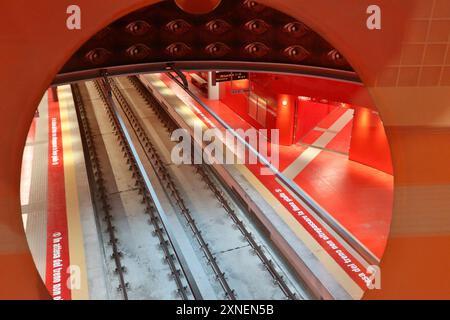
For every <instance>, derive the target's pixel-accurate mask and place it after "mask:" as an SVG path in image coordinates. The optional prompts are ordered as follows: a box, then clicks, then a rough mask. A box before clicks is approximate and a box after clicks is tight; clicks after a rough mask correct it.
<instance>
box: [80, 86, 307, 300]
mask: <svg viewBox="0 0 450 320" xmlns="http://www.w3.org/2000/svg"><path fill="white" fill-rule="evenodd" d="M127 81H129V82H130V83H131V84H132V88H133V90H136V91H137V93H139V95H140V96H141V98H142V99H143V101H145V102H146V104H147V105H148V106H150V108H151V110H153V113H154V114H155V115H156V116H157V120H155V121H157V122H159V124H158V125H159V126H161V125H162V126H163V127H164V128H165V130H163V131H161V132H162V133H160V134H162V136H165V132H167V134H168V135H170V133H171V132H172V130H174V129H177V128H178V126H177V125H176V123H175V122H174V121H173V120H172V118H171V117H170V115H169V114H168V113H167V112H166V111H165V110H164V108H163V106H161V104H160V102H159V101H158V100H157V99H156V98H155V97H154V96H153V95H152V94H151V93H150V92H149V91H148V90H147V88H146V87H145V86H144V85H143V84H142V83H141V82H140V80H139V79H137V78H136V77H129V78H128V80H127ZM94 86H95V89H96V92H97V93H98V96H99V97H100V98H101V100H102V102H103V105H104V108H105V111H106V114H107V117H108V120H109V122H110V125H111V127H112V129H113V133H114V135H115V136H116V137H117V147H118V148H120V152H121V153H122V155H123V158H124V161H126V163H127V166H128V170H129V171H130V175H131V178H132V179H133V180H134V183H135V188H136V189H137V191H138V193H139V195H140V199H141V202H142V204H143V206H144V207H145V210H144V212H143V214H146V215H148V217H149V219H148V221H149V223H150V225H152V226H153V236H155V237H157V239H158V242H159V247H160V248H161V252H162V255H163V257H164V261H165V262H166V264H167V265H168V267H169V269H170V275H171V279H173V281H174V282H175V284H176V288H177V294H178V296H179V297H180V298H181V299H183V300H188V299H191V298H194V299H202V297H201V294H199V292H198V288H197V287H196V285H195V283H192V282H195V281H193V279H192V276H189V272H190V270H188V269H189V267H188V266H187V265H186V264H183V258H182V257H180V248H179V247H178V246H177V245H174V242H173V240H175V241H176V239H177V235H173V233H171V232H168V230H167V228H166V225H165V224H167V223H168V222H167V220H165V219H164V218H162V217H161V215H160V211H159V210H161V208H160V207H161V204H160V203H159V202H158V201H159V199H156V200H157V203H155V197H156V198H158V197H159V195H157V194H156V193H155V192H153V193H152V192H151V191H150V190H149V187H148V176H147V174H150V175H153V174H155V177H156V178H157V179H156V181H158V182H157V184H159V185H160V187H161V190H164V193H165V194H166V195H167V196H168V197H169V198H170V203H171V206H173V208H174V209H175V211H176V212H177V213H178V215H179V216H180V217H181V219H183V220H184V221H185V222H186V226H187V229H186V232H187V233H190V234H191V236H192V239H193V241H195V242H196V243H197V244H198V248H199V252H201V254H202V255H203V257H204V258H205V261H206V265H207V266H209V269H210V271H211V274H212V275H213V278H211V280H210V281H211V283H212V282H214V281H215V282H216V283H217V285H218V287H217V288H216V289H215V290H219V291H220V290H221V292H223V297H224V298H226V299H229V300H236V299H237V298H238V293H239V292H240V291H238V292H236V290H235V288H233V287H232V286H233V284H231V283H230V281H229V279H228V275H227V274H226V273H225V272H224V268H223V266H222V265H221V264H222V262H223V261H222V260H220V261H219V260H218V259H217V256H216V255H217V253H218V252H215V251H214V246H215V245H213V246H211V243H209V242H208V239H207V238H208V237H206V238H205V236H204V235H203V233H202V231H205V230H202V229H203V228H208V230H209V227H208V226H206V225H203V226H202V227H200V226H199V224H198V222H197V221H196V218H195V216H196V215H198V214H197V212H196V211H195V209H194V211H193V212H191V208H190V205H191V203H187V202H186V199H185V198H184V197H186V194H185V193H183V192H184V187H182V188H181V189H182V190H183V191H180V190H179V186H178V185H177V183H178V181H177V180H176V178H175V177H174V176H173V174H174V173H173V172H171V170H172V169H170V170H169V167H170V164H167V163H165V162H164V160H163V157H162V156H161V154H160V152H161V150H159V148H160V147H161V146H160V145H156V144H155V142H154V141H153V136H150V135H149V133H148V130H146V127H145V125H144V122H143V120H142V119H141V118H140V117H139V116H138V114H137V111H136V110H135V106H134V105H133V103H132V102H131V100H129V99H130V97H128V96H126V95H125V94H124V93H123V92H122V89H121V88H120V87H119V85H118V82H117V80H115V79H112V78H106V77H105V78H103V79H101V80H97V81H94ZM72 90H73V93H74V99H75V101H76V107H77V114H78V118H79V122H80V129H81V131H82V139H83V146H84V148H85V154H86V155H87V156H86V157H87V159H88V160H89V161H87V162H89V165H88V166H89V167H90V168H88V172H89V175H90V180H92V184H93V185H92V186H91V190H95V192H94V196H95V197H96V199H97V202H96V203H97V205H96V212H98V213H100V214H101V217H97V220H99V219H103V220H102V221H103V222H104V223H105V224H106V228H105V229H106V233H107V235H108V237H109V243H108V245H109V246H110V247H111V251H112V254H111V259H112V260H113V262H114V266H115V268H114V272H115V274H116V276H117V278H118V282H119V285H118V287H117V289H118V290H119V291H120V292H121V294H122V297H123V299H128V298H129V295H128V292H129V291H130V290H133V286H132V285H131V286H130V284H129V283H128V282H127V268H126V267H125V263H124V261H123V256H124V254H123V252H122V251H121V246H120V244H121V243H120V239H118V236H117V232H116V231H117V229H116V228H117V226H116V225H115V224H114V219H113V216H112V215H111V210H112V208H111V205H110V199H109V198H108V194H107V192H106V189H107V188H106V187H105V179H104V178H103V176H104V173H103V171H102V164H101V163H100V162H101V161H100V160H99V157H98V155H97V151H96V147H95V143H94V139H93V134H92V129H91V126H92V125H91V124H90V122H89V117H87V116H86V110H85V108H84V105H83V99H82V96H81V95H80V91H79V88H78V85H73V86H72ZM136 97H138V96H136ZM139 99H140V98H139ZM132 101H134V100H132ZM130 133H131V134H130ZM164 139H165V138H164ZM169 139H170V137H169ZM131 140H132V141H131ZM135 146H139V150H142V152H141V151H139V152H137V149H136V147H135ZM144 158H145V159H144ZM142 161H145V163H146V164H148V166H146V167H145V168H144V167H143V165H142ZM193 163H194V162H193ZM187 167H189V166H187ZM143 170H144V171H145V172H143ZM148 170H150V171H152V172H147V171H148ZM180 170H181V169H180ZM183 170H184V169H183ZM192 170H193V173H192V175H193V176H195V175H198V177H199V178H196V179H198V180H199V181H203V183H204V184H205V186H206V187H207V189H208V190H209V191H210V192H211V193H212V197H210V200H208V201H210V202H214V201H215V203H216V204H217V205H220V207H221V208H222V209H223V210H224V212H225V213H226V214H225V213H224V217H225V218H224V219H227V218H226V217H228V219H230V225H233V226H234V228H235V229H237V230H239V232H240V234H241V236H242V238H243V239H245V242H246V245H245V246H246V247H247V246H248V247H249V249H251V251H252V252H253V255H254V256H255V258H251V261H254V263H256V260H254V259H259V261H260V262H259V263H258V265H261V266H262V267H263V269H262V270H265V271H264V272H266V274H267V276H265V275H263V273H261V275H263V276H264V278H266V279H267V280H265V281H267V283H270V281H272V283H273V286H274V287H273V288H274V289H271V290H275V287H278V288H279V291H278V292H279V293H277V294H276V296H277V297H281V296H284V297H285V299H290V300H297V299H301V298H302V295H300V296H299V295H298V290H296V289H293V285H292V282H289V280H287V279H286V278H285V277H284V276H283V274H284V273H283V271H281V269H280V268H279V265H278V264H277V263H275V262H274V261H273V260H272V259H271V257H270V255H269V254H267V253H266V250H267V249H266V248H265V247H264V246H262V245H261V244H259V243H258V241H257V240H256V238H255V236H254V234H253V233H252V232H251V231H249V228H248V227H247V226H246V223H245V222H244V221H243V220H242V219H241V218H240V216H239V214H238V213H237V212H236V211H235V209H234V206H233V205H234V204H235V201H236V200H235V199H234V198H233V197H232V196H231V197H230V193H229V190H227V188H226V186H224V185H222V183H221V182H220V179H218V177H217V176H216V175H215V173H214V169H212V168H211V167H210V166H208V165H205V164H200V165H199V164H192ZM194 172H195V173H194ZM145 177H147V180H146V178H145ZM226 190H227V191H226ZM169 198H168V199H169ZM189 199H190V198H189ZM212 199H215V200H212ZM230 201H231V202H230ZM187 230H189V231H187ZM234 232H237V231H234ZM207 235H208V233H207ZM224 239H225V241H228V240H227V238H224ZM240 241H242V240H240ZM216 244H217V243H216ZM122 249H123V248H122ZM124 252H126V251H124ZM221 259H223V257H222V258H221ZM227 259H230V258H227ZM231 261H232V260H228V262H227V263H228V269H227V273H228V272H230V271H232V273H234V277H233V280H235V281H236V279H239V278H236V274H235V271H236V270H239V265H236V264H235V263H236V262H234V264H233V267H232V268H231V269H230V262H231ZM237 263H239V261H237ZM252 263H253V262H252ZM255 266H256V265H255ZM205 268H208V267H206V266H205ZM225 269H226V268H225ZM258 272H259V273H260V272H263V271H258ZM259 273H258V274H259ZM237 274H238V275H239V277H241V275H240V272H237ZM269 275H270V278H269ZM269 279H272V280H269ZM191 280H192V281H191ZM290 280H292V279H290ZM142 281H145V279H142ZM238 281H240V280H238ZM233 283H234V285H236V282H233ZM238 287H240V289H241V290H242V288H243V287H242V286H239V285H238ZM219 288H221V289H219ZM277 290H278V289H277ZM219 291H216V294H218V293H219ZM271 292H272V291H271ZM244 296H245V295H244Z"/></svg>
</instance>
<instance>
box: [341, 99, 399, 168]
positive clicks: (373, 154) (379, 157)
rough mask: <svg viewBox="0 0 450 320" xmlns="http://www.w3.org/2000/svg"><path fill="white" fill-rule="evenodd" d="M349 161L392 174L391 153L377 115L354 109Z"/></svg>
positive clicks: (359, 108)
mask: <svg viewBox="0 0 450 320" xmlns="http://www.w3.org/2000/svg"><path fill="white" fill-rule="evenodd" d="M349 157H350V160H353V161H357V162H360V163H362V164H365V165H367V166H370V167H373V168H376V169H378V170H381V171H384V172H387V173H389V174H393V169H392V161H391V153H390V149H389V144H388V141H387V138H386V133H385V131H384V127H383V123H382V122H381V120H380V117H379V116H378V113H376V112H374V111H372V110H370V109H367V108H362V107H355V117H354V120H353V130H352V139H351V142H350V154H349Z"/></svg>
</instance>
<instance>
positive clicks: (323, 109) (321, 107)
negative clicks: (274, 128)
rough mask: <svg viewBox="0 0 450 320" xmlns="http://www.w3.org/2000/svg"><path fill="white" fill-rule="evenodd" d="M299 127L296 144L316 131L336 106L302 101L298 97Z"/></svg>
mask: <svg viewBox="0 0 450 320" xmlns="http://www.w3.org/2000/svg"><path fill="white" fill-rule="evenodd" d="M297 101H298V102H297V103H298V108H297V110H298V111H297V112H298V115H297V125H296V130H295V131H296V132H295V140H296V141H295V142H298V141H299V140H300V139H301V138H302V137H303V136H304V135H306V134H307V133H308V132H309V131H311V130H312V129H314V128H315V127H316V126H317V125H318V124H319V123H320V121H322V119H323V118H325V117H326V116H327V115H328V114H330V112H331V111H333V110H334V109H335V108H336V106H334V105H330V104H325V103H318V102H312V101H302V100H300V98H298V97H297Z"/></svg>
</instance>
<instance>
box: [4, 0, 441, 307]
mask: <svg viewBox="0 0 450 320" xmlns="http://www.w3.org/2000/svg"><path fill="white" fill-rule="evenodd" d="M154 2H156V1H134V2H132V3H129V4H128V5H124V4H118V3H114V2H112V3H108V4H107V5H106V4H105V3H95V4H93V3H90V2H89V1H80V6H81V7H83V12H85V13H84V17H85V18H84V22H83V28H82V30H81V31H74V32H69V31H68V30H65V29H64V27H62V24H63V21H64V20H65V8H64V4H63V3H58V5H55V4H54V3H52V2H51V1H47V2H46V3H44V4H42V3H41V4H31V5H30V11H29V12H25V13H22V12H21V8H20V6H18V5H15V4H12V3H8V4H7V5H6V9H5V10H4V12H9V14H11V15H14V14H15V13H16V14H18V15H22V16H23V15H24V14H25V15H27V16H29V17H33V13H34V12H42V17H47V16H49V13H50V12H52V15H53V13H54V12H60V13H58V14H56V15H53V16H56V17H57V18H56V19H54V20H50V19H49V21H48V23H46V24H41V25H40V26H39V28H35V29H33V30H31V31H30V30H29V29H28V28H26V27H22V28H19V29H18V30H14V32H15V35H16V36H19V35H20V34H22V35H23V37H25V38H27V39H34V41H38V40H40V41H41V44H40V46H37V47H35V55H34V59H33V60H27V53H28V52H29V50H30V48H31V47H29V46H31V45H32V44H33V42H32V41H30V42H28V43H25V42H22V43H19V44H17V43H16V42H15V41H14V39H15V38H14V37H12V36H11V37H12V38H11V40H12V41H11V43H13V44H15V45H12V46H11V48H10V51H8V52H6V55H5V53H4V52H3V53H2V55H4V56H3V59H4V60H7V59H8V57H9V56H10V55H11V54H15V56H16V57H17V60H15V61H14V62H15V63H11V64H10V65H8V66H7V68H6V70H5V72H4V73H3V75H2V78H1V81H2V85H3V87H5V85H6V83H9V86H8V87H9V88H10V90H9V92H6V93H5V94H4V97H5V99H6V103H5V105H7V106H8V107H11V106H21V107H22V108H17V109H16V108H13V109H14V110H18V112H14V113H13V112H11V111H10V110H9V111H8V110H2V111H3V113H4V126H2V129H1V130H2V135H1V139H2V140H1V141H2V145H3V146H5V148H4V151H5V152H6V154H10V155H11V156H10V157H7V158H3V159H2V160H1V163H0V164H1V168H2V169H1V171H0V175H1V177H2V185H1V187H0V197H1V200H2V203H3V204H4V205H3V208H4V214H3V215H2V216H1V221H2V225H3V226H4V228H5V230H6V231H5V232H4V233H3V234H4V235H6V236H3V238H2V262H3V263H2V266H1V267H0V271H1V273H0V274H1V275H2V281H3V282H4V284H5V285H4V286H3V288H6V287H8V288H11V289H10V290H11V291H9V292H3V291H2V292H0V293H1V295H2V296H5V297H10V298H11V297H12V298H15V297H25V298H37V297H47V295H46V292H45V289H44V288H43V286H42V284H41V283H40V279H39V277H38V275H37V273H36V271H35V268H34V265H33V263H32V260H31V257H30V254H29V251H28V248H27V246H26V240H25V237H24V233H23V228H22V226H21V223H20V216H19V214H18V213H19V212H20V208H19V196H18V195H19V187H18V185H19V172H20V168H19V165H18V164H19V163H20V161H19V160H20V157H21V151H22V149H23V146H24V141H25V136H26V128H27V127H28V126H26V125H25V126H20V125H19V126H17V123H23V124H29V123H30V121H31V117H32V114H33V109H34V106H35V105H36V104H37V101H38V99H39V98H40V95H41V93H42V92H43V91H44V89H45V87H46V86H48V85H49V83H50V82H51V79H52V78H53V76H54V74H56V73H57V71H58V70H59V68H61V67H62V65H63V64H64V62H65V61H67V59H68V58H69V57H70V56H71V54H72V53H73V52H74V51H75V50H76V48H78V47H79V46H81V44H82V43H84V41H86V40H87V39H89V38H90V37H91V36H92V35H93V34H95V33H96V32H97V31H98V30H100V29H101V28H102V27H104V26H106V25H107V24H109V23H110V22H112V21H114V20H115V19H117V18H119V17H120V16H123V15H125V14H126V13H128V12H131V11H133V10H135V9H138V8H140V7H143V6H144V5H149V4H152V3H154ZM381 2H382V6H383V10H384V13H385V15H384V16H386V19H385V20H384V26H385V27H384V28H385V29H384V30H381V31H379V32H374V33H369V32H370V31H369V30H367V29H364V28H361V27H359V26H360V25H361V24H363V23H364V22H365V18H366V16H365V9H366V8H367V6H368V5H369V3H368V2H367V1H361V2H360V4H359V5H358V6H355V5H354V3H351V4H350V3H345V4H341V3H339V4H337V3H336V1H332V0H319V1H316V2H315V3H314V5H311V3H310V2H309V1H306V0H305V1H269V0H266V1H261V3H264V4H266V5H268V6H270V7H273V8H276V9H278V10H280V11H282V12H289V14H290V15H291V16H293V17H295V18H296V19H298V20H300V21H305V22H306V23H307V24H308V25H310V26H311V27H312V28H313V29H314V30H318V31H319V32H320V33H321V34H323V35H324V36H325V37H326V38H327V39H328V40H329V41H330V42H331V43H332V44H334V45H336V47H337V48H338V49H339V51H341V52H342V53H343V54H344V56H346V57H347V58H348V59H349V60H350V61H351V62H352V65H353V66H354V67H355V69H356V70H357V72H358V74H360V75H361V77H362V79H363V81H364V83H365V84H367V85H368V87H369V90H370V91H371V93H372V95H373V97H374V99H375V101H376V104H377V106H378V108H379V109H380V112H381V115H382V117H383V119H384V122H385V124H386V125H387V133H388V137H389V139H390V142H391V146H392V157H393V160H394V170H395V175H396V179H397V181H396V196H397V199H396V204H395V211H394V223H393V228H392V234H391V239H390V243H389V246H388V249H387V252H386V255H385V257H384V259H383V263H382V270H383V279H384V281H383V290H381V291H379V292H377V293H375V292H374V293H369V294H368V297H395V296H397V297H419V296H421V295H424V294H429V296H428V297H446V296H448V290H446V287H443V285H442V284H443V282H442V280H443V279H442V278H439V277H438V276H437V275H436V276H435V277H436V278H433V277H430V278H428V279H425V277H424V278H423V279H418V283H415V284H412V283H410V281H409V279H410V276H411V275H414V274H416V273H418V272H419V274H421V275H423V276H425V275H426V271H427V270H428V267H429V264H430V263H433V262H434V264H433V266H435V267H436V268H437V269H436V270H437V271H436V274H438V273H439V272H438V271H439V270H442V271H445V270H447V269H448V266H449V263H450V261H449V260H450V258H449V257H442V256H441V257H439V258H440V259H438V257H436V256H431V257H430V253H425V252H420V253H419V255H418V253H417V252H416V251H415V250H414V248H413V247H412V246H410V245H409V244H418V243H420V245H421V246H423V247H424V248H426V247H427V246H433V247H434V248H436V249H435V250H442V251H441V253H442V255H443V254H444V252H445V251H444V250H445V249H446V248H448V246H449V240H450V239H449V238H450V237H449V231H448V229H447V228H448V225H450V223H448V222H449V221H448V219H449V217H448V214H446V212H448V209H449V207H450V204H449V203H448V202H447V201H446V200H445V196H444V194H443V193H444V191H445V187H441V186H445V185H446V184H448V182H449V180H450V177H449V176H450V172H448V169H444V168H446V166H445V164H446V161H447V160H448V159H449V158H450V154H448V153H445V152H446V151H445V150H444V151H443V152H442V150H443V148H442V147H443V146H446V141H447V139H448V135H449V132H448V130H445V129H442V130H441V131H439V135H438V136H436V132H435V130H433V128H436V127H440V128H446V127H448V124H449V119H447V118H446V116H445V110H446V109H445V105H444V104H442V103H441V102H439V100H438V98H436V97H441V98H443V99H448V96H447V95H446V94H445V92H446V90H448V83H447V82H445V81H444V82H442V81H441V83H440V84H438V85H434V86H430V85H428V86H425V85H422V87H423V88H424V89H423V92H422V93H421V94H422V95H424V94H425V95H426V96H427V97H429V98H430V101H432V102H434V103H435V104H436V106H437V107H436V110H433V112H430V113H426V114H424V113H423V112H421V110H423V108H424V104H425V102H424V101H423V99H421V100H417V93H415V92H414V91H417V86H418V85H419V84H420V83H419V80H420V81H422V80H421V79H416V82H415V84H414V78H413V79H412V80H411V79H409V78H408V79H403V78H402V77H401V76H400V71H399V70H397V69H400V67H399V66H398V63H397V65H395V64H394V67H392V64H393V62H395V61H396V59H398V58H399V57H398V53H399V51H400V43H401V40H402V38H403V32H405V31H406V29H407V26H408V25H410V24H411V17H413V18H414V17H415V16H414V9H415V8H416V7H415V6H414V4H411V3H410V1H408V2H404V3H403V4H406V3H407V4H408V5H407V6H406V5H405V6H401V4H399V3H396V4H393V3H391V2H390V1H381ZM345 6H348V10H345V8H344V7H345ZM339 12H345V16H342V15H341V14H340V13H339ZM99 17H102V18H99ZM344 19H351V21H349V23H342V21H343V20H344ZM29 21H32V19H29ZM1 24H2V25H1V27H2V29H3V30H5V31H7V32H9V33H10V34H11V35H12V34H14V32H13V30H12V29H11V28H12V27H14V26H11V25H5V22H1ZM355 26H358V27H357V28H355ZM394 28H395V30H400V32H398V33H396V32H392V30H394ZM46 32H49V33H50V32H51V33H52V34H53V35H54V37H53V38H52V39H51V40H49V39H46V38H45V37H44V38H41V37H42V35H43V34H44V35H45V33H46ZM345 37H347V38H345ZM43 39H44V41H42V40H43ZM36 48H38V49H39V50H36ZM54 51H57V52H58V57H56V58H55V56H54V55H51V53H53V52H54ZM44 62H45V63H44ZM396 68H397V69H396ZM392 69H394V70H392ZM395 72H397V73H396V75H397V76H396V77H395V76H394V75H395ZM393 73H394V75H392V74H393ZM42 75H45V76H44V77H43V76H42ZM23 78H26V79H27V80H28V81H30V82H32V83H33V87H32V88H31V89H30V90H29V91H30V95H27V96H25V95H20V90H23V89H24V83H23ZM400 80H401V81H400ZM408 80H409V81H410V82H408ZM444 80H445V78H444ZM399 81H400V82H399ZM399 85H401V86H400V87H399ZM446 97H447V98H446ZM401 99H407V100H406V101H407V102H408V106H407V108H408V109H406V108H405V107H401V108H398V109H393V108H392V104H396V105H398V104H399V102H400V101H401ZM444 101H448V100H444ZM400 104H401V102H400ZM403 105H404V104H402V106H403ZM407 110H409V111H410V112H409V115H408V116H407V117H404V115H405V114H406V111H407ZM411 110H415V111H413V112H411ZM430 141H432V142H431V143H430ZM422 148H423V149H422ZM420 150H428V151H429V152H430V153H431V154H432V155H433V156H434V157H433V158H424V155H423V154H421V151H420ZM417 155H419V156H420V157H419V158H416V156H417ZM421 160H426V161H425V162H423V161H421ZM417 186H419V187H424V188H425V189H420V188H419V189H417V188H416V187H417ZM434 186H437V188H438V191H439V194H438V197H437V199H436V197H434V198H433V197H429V196H428V195H427V192H428V191H429V190H430V188H433V187H434ZM417 195H419V196H417ZM399 197H400V199H399ZM420 201H422V202H424V203H425V204H429V205H433V204H435V203H437V204H438V207H437V208H436V211H435V212H433V213H432V215H433V217H437V218H438V223H432V224H430V225H428V226H426V228H422V229H420V226H418V225H414V224H413V225H411V224H410V225H408V221H407V220H405V219H407V218H408V217H411V215H412V214H413V217H414V216H415V217H420V215H421V214H424V213H425V212H426V206H424V204H423V203H420V204H421V206H417V204H418V203H419V202H420ZM436 201H437V202H436ZM414 206H416V208H414ZM412 208H414V210H412V212H411V211H409V210H411V209H412ZM446 210H447V211H446ZM439 221H441V223H439ZM421 257H422V258H425V257H426V258H431V259H421ZM442 258H444V259H442ZM425 261H427V262H425ZM430 261H431V262H430ZM438 261H439V262H438ZM410 263H415V265H414V266H413V267H411V265H410ZM17 266H22V267H21V268H20V269H18V268H17ZM399 268H401V269H403V271H405V272H404V273H403V274H402V275H401V276H398V275H397V271H398V269H399ZM13 270H14V272H16V273H17V275H18V276H17V277H16V279H17V278H18V279H20V280H19V282H17V280H16V281H15V282H14V283H12V281H11V279H10V278H8V277H7V276H5V275H7V274H8V273H10V272H11V271H13ZM442 274H444V272H442ZM444 284H445V282H444ZM447 289H448V288H447Z"/></svg>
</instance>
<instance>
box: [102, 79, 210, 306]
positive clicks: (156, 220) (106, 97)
mask: <svg viewBox="0 0 450 320" xmlns="http://www.w3.org/2000/svg"><path fill="white" fill-rule="evenodd" d="M105 82H107V80H103V81H102V82H100V81H96V87H97V89H98V91H99V93H100V94H101V96H102V99H103V101H104V102H105V105H106V108H107V112H108V115H109V117H110V119H111V121H113V126H114V128H115V130H116V132H117V134H118V137H119V139H120V145H121V146H122V151H123V152H124V154H125V156H126V157H127V159H128V163H129V164H130V170H131V171H133V178H135V179H136V186H138V187H139V192H140V194H142V202H143V203H146V210H145V211H146V213H147V214H149V215H150V223H151V224H152V225H153V227H154V234H155V235H156V236H157V237H158V240H159V243H160V247H161V249H162V250H163V252H164V258H165V261H166V262H167V263H168V265H169V268H170V271H171V274H172V277H173V279H174V280H175V282H176V285H177V288H178V294H179V295H180V296H181V298H182V299H183V300H188V299H189V296H188V290H187V287H186V286H185V285H184V284H183V281H182V278H181V277H182V270H180V269H179V268H178V267H177V266H176V264H175V261H178V263H179V264H180V266H182V263H181V262H180V260H179V256H178V255H177V251H176V249H175V245H174V244H173V241H172V240H171V238H170V235H169V233H168V231H167V228H166V227H165V225H164V223H163V221H162V220H161V215H160V211H159V210H158V207H160V204H159V202H157V201H158V200H157V199H156V200H155V198H154V196H152V193H151V192H150V191H149V190H148V186H147V184H146V182H145V179H146V177H145V176H143V174H142V170H144V171H145V169H143V167H142V164H141V165H139V162H140V160H139V159H138V155H137V153H136V150H135V149H134V146H132V145H130V144H129V141H130V140H129V139H131V138H130V137H129V135H128V134H127V132H126V131H124V130H126V127H124V125H123V122H122V123H121V121H120V120H121V119H120V118H118V117H117V113H116V112H115V110H114V107H113V104H114V102H113V101H112V96H111V95H110V93H111V91H110V90H108V85H107V84H106V83H105ZM124 128H125V129H124ZM138 161H139V162H138ZM147 179H148V177H147ZM152 190H153V187H152ZM160 208H161V210H162V207H160ZM165 235H167V238H168V239H166V237H165ZM171 248H172V250H171ZM171 251H173V252H174V254H173V253H172V252H171ZM183 274H185V273H184V270H183ZM186 279H189V278H188V277H187V276H186ZM188 283H189V287H190V288H191V292H192V294H193V295H194V297H196V298H197V299H201V298H202V297H201V294H200V293H199V292H198V289H196V288H195V287H194V285H192V281H191V282H190V281H189V280H188ZM192 287H194V288H192Z"/></svg>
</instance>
